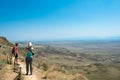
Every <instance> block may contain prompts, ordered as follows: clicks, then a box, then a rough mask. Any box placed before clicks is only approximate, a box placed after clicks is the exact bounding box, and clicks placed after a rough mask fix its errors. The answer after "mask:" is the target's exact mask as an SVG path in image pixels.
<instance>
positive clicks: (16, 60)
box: [15, 54, 18, 64]
mask: <svg viewBox="0 0 120 80" xmlns="http://www.w3.org/2000/svg"><path fill="white" fill-rule="evenodd" d="M15 62H16V63H17V64H18V54H16V55H15Z"/></svg>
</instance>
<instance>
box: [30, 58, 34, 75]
mask: <svg viewBox="0 0 120 80" xmlns="http://www.w3.org/2000/svg"><path fill="white" fill-rule="evenodd" d="M32 62H33V59H32V58H30V73H31V75H32V71H33V68H32Z"/></svg>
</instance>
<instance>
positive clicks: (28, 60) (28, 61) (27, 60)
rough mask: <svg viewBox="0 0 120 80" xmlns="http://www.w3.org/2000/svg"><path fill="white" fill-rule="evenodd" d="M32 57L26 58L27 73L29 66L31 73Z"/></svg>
mask: <svg viewBox="0 0 120 80" xmlns="http://www.w3.org/2000/svg"><path fill="white" fill-rule="evenodd" d="M32 62H33V59H32V58H26V72H27V74H28V73H29V66H30V73H31V74H32V71H33V68H32Z"/></svg>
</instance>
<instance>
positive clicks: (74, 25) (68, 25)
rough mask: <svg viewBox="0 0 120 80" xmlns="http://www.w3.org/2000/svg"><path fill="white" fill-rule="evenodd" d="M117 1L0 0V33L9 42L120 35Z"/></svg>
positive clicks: (118, 3) (103, 37)
mask: <svg viewBox="0 0 120 80" xmlns="http://www.w3.org/2000/svg"><path fill="white" fill-rule="evenodd" d="M119 9H120V1H119V0H33V1H32V0H5V1H2V0H1V1H0V36H5V37H7V38H8V39H9V40H10V41H30V40H35V41H38V40H45V41H46V40H72V39H73V40H75V39H108V38H114V37H115V38H117V37H119V36H120V31H119V30H120V24H119V21H120V10H119Z"/></svg>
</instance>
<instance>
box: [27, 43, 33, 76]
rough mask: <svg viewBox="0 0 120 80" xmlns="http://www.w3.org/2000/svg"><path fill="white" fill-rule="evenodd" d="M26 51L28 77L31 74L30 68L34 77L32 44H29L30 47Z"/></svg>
mask: <svg viewBox="0 0 120 80" xmlns="http://www.w3.org/2000/svg"><path fill="white" fill-rule="evenodd" d="M25 51H26V59H25V60H26V75H28V73H29V67H30V75H32V72H33V68H32V63H33V47H32V43H31V42H30V43H29V44H28V47H26V49H25Z"/></svg>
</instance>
